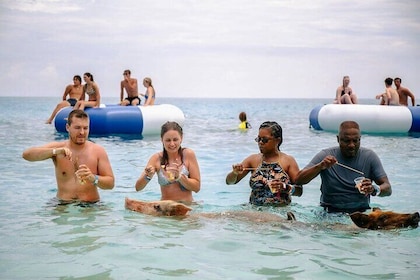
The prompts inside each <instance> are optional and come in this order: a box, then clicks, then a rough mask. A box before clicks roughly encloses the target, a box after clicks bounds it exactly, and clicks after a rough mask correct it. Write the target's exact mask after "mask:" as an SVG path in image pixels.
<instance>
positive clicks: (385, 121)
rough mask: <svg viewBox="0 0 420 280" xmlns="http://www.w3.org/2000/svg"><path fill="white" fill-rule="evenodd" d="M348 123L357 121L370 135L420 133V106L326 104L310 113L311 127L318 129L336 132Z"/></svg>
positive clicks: (363, 130) (362, 129)
mask: <svg viewBox="0 0 420 280" xmlns="http://www.w3.org/2000/svg"><path fill="white" fill-rule="evenodd" d="M347 120H352V121H356V122H357V123H358V124H359V125H360V129H361V131H362V132H367V133H380V134H386V133H408V132H420V107H419V106H417V107H406V106H381V105H362V104H354V105H350V104H327V105H319V106H316V107H314V108H313V109H312V111H311V112H310V114H309V124H310V127H312V128H313V129H315V130H325V131H331V132H337V131H338V127H339V125H340V124H341V123H342V122H343V121H347Z"/></svg>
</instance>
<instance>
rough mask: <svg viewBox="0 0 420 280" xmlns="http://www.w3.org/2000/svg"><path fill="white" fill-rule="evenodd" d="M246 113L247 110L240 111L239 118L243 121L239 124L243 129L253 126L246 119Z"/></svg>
mask: <svg viewBox="0 0 420 280" xmlns="http://www.w3.org/2000/svg"><path fill="white" fill-rule="evenodd" d="M246 119H247V118H246V113H245V112H240V113H239V120H240V121H241V123H240V124H239V126H238V127H239V129H241V130H246V129H248V128H251V124H250V123H249V122H248V121H247V120H246Z"/></svg>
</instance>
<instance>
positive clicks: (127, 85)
mask: <svg viewBox="0 0 420 280" xmlns="http://www.w3.org/2000/svg"><path fill="white" fill-rule="evenodd" d="M123 75H124V80H122V81H121V93H120V105H122V106H127V105H133V106H137V105H140V102H141V100H140V97H139V90H138V86H137V79H135V78H131V71H130V70H125V71H124V73H123ZM124 89H125V91H126V92H127V97H126V98H125V99H124Z"/></svg>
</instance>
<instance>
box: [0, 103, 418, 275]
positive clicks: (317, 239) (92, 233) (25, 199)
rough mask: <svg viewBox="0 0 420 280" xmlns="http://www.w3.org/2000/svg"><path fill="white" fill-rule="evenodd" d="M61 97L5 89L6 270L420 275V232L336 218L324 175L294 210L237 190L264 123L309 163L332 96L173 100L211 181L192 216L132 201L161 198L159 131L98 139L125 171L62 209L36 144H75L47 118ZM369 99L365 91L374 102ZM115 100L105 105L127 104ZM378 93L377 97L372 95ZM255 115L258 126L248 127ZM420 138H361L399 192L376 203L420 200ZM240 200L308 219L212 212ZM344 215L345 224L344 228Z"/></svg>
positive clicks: (325, 141)
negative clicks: (325, 195)
mask: <svg viewBox="0 0 420 280" xmlns="http://www.w3.org/2000/svg"><path fill="white" fill-rule="evenodd" d="M58 101H59V100H58V98H41V97H40V98H15V97H13V98H12V97H0V109H1V110H0V112H1V113H0V145H1V155H2V156H1V162H0V174H1V175H2V176H1V178H0V190H1V200H0V238H1V241H2V242H0V278H1V279H220V278H224V279H418V277H419V276H418V272H419V271H420V262H419V259H420V241H419V240H420V229H418V228H417V229H400V230H391V231H369V230H362V229H355V228H352V223H351V221H350V219H349V217H347V216H345V215H326V214H325V213H323V211H322V210H321V209H320V207H319V206H318V205H319V195H320V191H319V185H320V180H319V178H316V179H314V180H313V181H312V182H310V183H309V184H308V185H305V186H304V194H303V196H301V197H293V202H292V204H291V205H289V206H287V207H284V208H258V207H250V206H249V205H247V201H248V197H249V192H250V190H249V186H248V178H245V179H244V180H242V182H240V183H238V184H237V185H233V186H227V185H226V184H225V176H226V174H227V173H228V172H229V170H230V168H231V165H232V164H233V163H238V162H240V161H242V160H243V159H244V158H245V157H246V156H248V155H249V154H251V153H256V152H258V147H257V144H256V143H255V142H254V140H253V139H254V138H255V137H256V135H257V133H258V127H259V125H260V124H261V123H262V122H263V121H266V120H275V121H277V122H279V123H280V124H281V125H282V127H283V137H284V142H283V145H282V147H281V148H282V150H283V151H284V152H286V153H288V154H291V155H293V156H294V157H295V158H296V160H297V162H298V164H299V167H301V168H303V167H304V166H305V165H306V164H307V163H308V162H309V160H310V159H311V158H312V157H313V155H315V153H316V152H318V151H319V150H320V149H321V148H324V147H329V146H334V145H336V144H337V142H336V137H335V134H333V133H329V132H323V131H313V130H311V129H309V122H308V116H309V112H310V110H311V109H312V108H313V107H314V106H316V105H318V104H324V103H328V102H330V101H331V100H323V99H182V98H173V99H171V98H162V99H160V100H159V102H160V103H170V104H174V105H176V106H178V107H179V108H180V109H181V110H183V112H184V114H185V117H186V120H185V124H184V142H183V146H185V147H189V148H192V149H193V150H194V151H195V152H196V155H197V158H198V161H199V164H200V169H201V175H202V187H201V191H200V192H199V193H198V194H195V195H194V197H195V200H196V201H197V205H195V206H194V210H193V211H192V215H191V216H190V217H187V218H183V219H179V218H172V217H152V216H147V215H143V214H140V213H136V212H131V211H128V210H125V209H124V198H125V197H131V198H135V199H141V200H158V199H159V198H160V191H159V187H158V185H157V181H156V179H155V178H154V179H153V180H152V181H151V182H150V183H149V185H148V186H147V187H146V188H145V189H144V190H143V191H141V192H135V189H134V183H135V181H136V179H137V178H138V176H139V174H140V173H141V171H142V169H143V168H144V166H145V164H146V163H147V160H148V158H149V157H150V156H151V155H152V154H153V153H155V152H157V151H159V150H161V149H162V145H161V142H160V139H159V136H148V137H145V138H143V139H141V138H140V137H127V136H108V137H91V140H92V141H94V142H96V143H98V144H101V145H102V146H104V147H105V149H106V150H107V152H108V155H109V158H110V160H111V164H112V167H113V170H114V174H115V176H116V185H115V188H114V189H113V190H110V191H102V190H101V191H100V194H101V203H100V204H99V205H96V206H93V207H81V206H75V205H68V206H58V207H57V206H54V205H52V204H51V203H50V201H51V199H52V198H53V197H54V196H55V193H56V183H55V177H54V170H53V164H52V162H51V161H50V160H46V161H41V162H27V161H25V160H23V159H22V157H21V154H22V151H23V150H24V149H25V148H27V147H29V146H36V145H41V144H44V143H46V142H50V141H56V140H64V139H66V137H67V136H66V135H65V134H59V133H57V132H55V129H54V126H53V125H46V124H44V121H45V120H46V119H47V118H48V116H49V114H50V113H51V111H52V110H53V108H54V106H55V104H56V102H58ZM362 101H363V100H362ZM116 102H117V100H116V99H110V98H108V99H105V100H104V103H107V104H111V103H116ZM364 102H366V103H374V102H376V101H370V100H365V101H364ZM241 111H245V112H246V113H247V115H248V120H249V121H250V122H251V124H252V125H253V128H252V129H250V130H249V131H247V132H245V133H244V132H240V131H238V130H237V129H236V127H237V125H238V123H239V120H238V114H239V112H241ZM419 141H420V139H419V138H418V137H416V136H415V135H367V134H363V135H362V145H363V146H365V147H369V148H372V149H374V150H375V151H376V152H377V153H378V155H379V156H380V158H381V159H382V162H383V165H384V168H385V170H386V171H387V173H388V177H389V179H390V181H391V184H392V187H393V194H392V196H390V197H385V198H376V197H374V198H372V206H378V207H381V208H383V209H387V210H394V211H397V212H409V213H412V212H415V211H419V210H420V203H419V199H418V197H419V196H420V188H419V187H418V183H419V181H420V180H419V179H420V173H419V171H420V170H419V156H420V145H419ZM229 210H251V211H267V212H272V213H275V214H278V215H280V216H283V217H285V215H286V212H287V211H292V212H294V213H295V215H296V218H297V220H299V221H301V222H303V223H302V224H301V223H299V224H282V223H258V222H255V221H244V220H237V219H233V218H232V219H229V218H214V219H210V218H204V217H200V215H199V214H200V213H203V212H204V213H207V212H216V213H221V212H225V211H229ZM337 223H338V224H342V225H343V226H342V227H337V226H336V224H337Z"/></svg>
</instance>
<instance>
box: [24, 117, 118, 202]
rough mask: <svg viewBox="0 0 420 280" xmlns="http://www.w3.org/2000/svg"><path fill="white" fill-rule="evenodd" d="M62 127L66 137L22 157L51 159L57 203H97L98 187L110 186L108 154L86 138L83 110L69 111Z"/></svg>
mask: <svg viewBox="0 0 420 280" xmlns="http://www.w3.org/2000/svg"><path fill="white" fill-rule="evenodd" d="M66 129H67V131H68V133H69V140H66V141H63V142H51V143H48V144H45V145H43V146H40V147H31V148H29V149H27V150H25V151H24V152H23V154H22V157H23V158H24V159H26V160H28V161H41V160H46V159H50V158H51V159H52V161H53V163H54V166H55V176H56V180H57V187H58V190H57V198H58V199H59V200H60V202H61V203H72V202H92V203H94V202H97V201H99V192H98V188H101V189H112V188H113V187H114V181H115V179H114V174H113V172H112V168H111V164H110V162H109V159H108V155H107V153H106V151H105V149H104V148H103V147H102V146H99V145H98V144H95V143H93V142H91V141H88V140H87V139H88V136H89V116H88V115H87V114H86V113H85V112H84V111H82V110H73V111H72V112H70V114H69V116H68V120H67V124H66Z"/></svg>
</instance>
